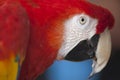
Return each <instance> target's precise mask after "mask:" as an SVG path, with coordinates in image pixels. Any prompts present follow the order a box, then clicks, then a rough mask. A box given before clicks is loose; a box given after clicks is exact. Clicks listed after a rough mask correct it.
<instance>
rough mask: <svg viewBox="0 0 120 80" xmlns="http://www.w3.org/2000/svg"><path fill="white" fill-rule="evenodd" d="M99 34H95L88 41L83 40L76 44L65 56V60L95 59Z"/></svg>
mask: <svg viewBox="0 0 120 80" xmlns="http://www.w3.org/2000/svg"><path fill="white" fill-rule="evenodd" d="M99 37H100V36H99V34H95V35H94V36H93V37H92V38H91V39H89V40H83V41H80V42H79V43H78V45H77V46H75V47H74V48H73V49H72V50H71V51H70V52H69V53H68V54H67V55H66V56H65V60H70V61H83V60H87V59H91V58H95V52H96V48H97V44H98V40H99Z"/></svg>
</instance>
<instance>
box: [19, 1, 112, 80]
mask: <svg viewBox="0 0 120 80" xmlns="http://www.w3.org/2000/svg"><path fill="white" fill-rule="evenodd" d="M20 1H21V3H22V5H23V6H24V7H25V8H26V11H27V12H28V16H29V18H30V23H31V40H30V41H31V42H30V44H31V45H32V46H31V45H29V47H30V49H28V50H29V51H28V52H29V54H30V53H31V55H32V56H31V55H30V56H29V54H28V56H29V57H31V59H32V60H31V63H34V62H36V64H38V66H37V67H38V68H36V69H37V70H36V73H37V74H39V73H43V72H44V71H45V70H46V67H48V66H49V65H51V64H52V63H53V61H54V60H55V59H57V60H63V59H65V60H70V61H84V60H87V59H93V65H92V67H93V73H97V72H100V71H101V70H102V69H103V68H104V67H105V65H106V64H107V62H108V60H109V57H110V52H111V40H110V32H109V30H110V29H111V28H112V27H113V24H114V18H113V16H112V14H111V13H110V12H109V11H108V10H107V9H104V8H102V7H100V6H97V5H95V4H92V3H90V2H88V1H86V0H51V1H49V0H20ZM32 53H34V55H33V54H32ZM26 58H27V56H26ZM34 58H35V59H34ZM36 58H37V60H36ZM39 59H40V60H39ZM37 61H38V62H37ZM25 62H26V63H27V59H26V60H25ZM28 62H30V59H29V60H28ZM29 65H30V64H29ZM23 66H24V65H23ZM32 66H33V65H31V66H30V67H31V70H33V68H32ZM35 66H36V65H35ZM23 68H24V67H23ZM39 68H41V69H39ZM38 70H39V71H38ZM24 71H25V69H23V72H24ZM23 75H24V74H23ZM33 76H34V75H33ZM21 77H22V76H21ZM29 77H30V76H29ZM29 77H28V78H29ZM21 80H23V79H21ZM28 80H30V79H28Z"/></svg>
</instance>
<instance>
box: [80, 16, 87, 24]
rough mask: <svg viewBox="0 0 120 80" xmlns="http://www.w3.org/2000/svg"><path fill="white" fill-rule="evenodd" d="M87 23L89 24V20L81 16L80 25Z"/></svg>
mask: <svg viewBox="0 0 120 80" xmlns="http://www.w3.org/2000/svg"><path fill="white" fill-rule="evenodd" d="M86 22H87V19H86V17H85V16H81V17H80V18H79V23H80V24H81V25H84V24H85V23H86Z"/></svg>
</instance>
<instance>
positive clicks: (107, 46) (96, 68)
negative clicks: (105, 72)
mask: <svg viewBox="0 0 120 80" xmlns="http://www.w3.org/2000/svg"><path fill="white" fill-rule="evenodd" d="M110 55H111V36H110V31H109V30H108V29H106V30H105V31H104V32H103V33H101V34H100V38H99V42H98V46H97V49H96V60H94V59H93V65H92V68H93V71H92V73H91V75H90V76H93V75H94V74H95V73H98V72H100V71H101V70H102V69H103V68H104V67H105V66H106V64H107V63H108V61H109V58H110Z"/></svg>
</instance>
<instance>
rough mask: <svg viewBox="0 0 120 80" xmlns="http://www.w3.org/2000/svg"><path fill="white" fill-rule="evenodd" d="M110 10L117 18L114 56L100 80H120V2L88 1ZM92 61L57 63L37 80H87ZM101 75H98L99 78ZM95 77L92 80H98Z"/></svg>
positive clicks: (110, 0)
mask: <svg viewBox="0 0 120 80" xmlns="http://www.w3.org/2000/svg"><path fill="white" fill-rule="evenodd" d="M88 1H90V2H92V3H95V4H97V5H100V6H103V7H105V8H107V9H109V10H110V11H111V12H112V14H113V16H114V17H115V25H114V28H113V29H112V30H111V36H112V56H111V58H110V61H109V63H108V65H107V66H106V67H105V69H104V70H103V71H102V72H101V73H102V74H101V79H100V80H120V0H88ZM91 64H92V61H91V60H87V61H83V62H77V63H75V62H69V61H55V62H54V64H53V65H52V66H51V67H50V68H49V69H48V70H47V71H46V72H45V73H44V74H43V75H42V76H40V77H39V78H38V79H37V80H87V78H88V77H89V74H90V72H91V70H92V69H91ZM99 75H100V74H98V75H96V76H99ZM97 78H98V77H96V78H95V77H94V79H92V80H98V79H97Z"/></svg>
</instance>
